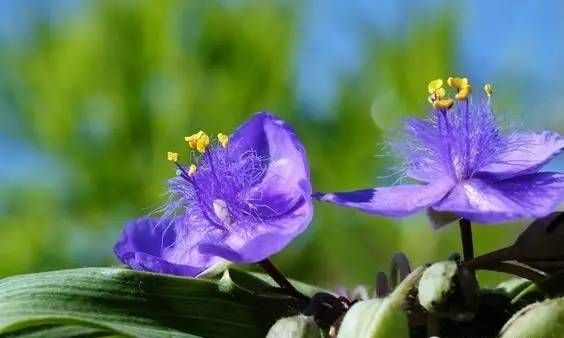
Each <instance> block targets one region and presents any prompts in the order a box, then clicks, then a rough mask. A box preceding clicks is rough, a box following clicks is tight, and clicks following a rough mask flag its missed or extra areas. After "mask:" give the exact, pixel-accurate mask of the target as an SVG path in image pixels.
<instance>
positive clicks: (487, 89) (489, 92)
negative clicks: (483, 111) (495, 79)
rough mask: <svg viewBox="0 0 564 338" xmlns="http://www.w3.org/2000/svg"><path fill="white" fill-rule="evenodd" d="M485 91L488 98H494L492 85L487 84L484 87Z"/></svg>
mask: <svg viewBox="0 0 564 338" xmlns="http://www.w3.org/2000/svg"><path fill="white" fill-rule="evenodd" d="M484 91H485V92H486V94H487V95H488V96H492V94H493V86H492V85H491V83H486V84H485V85H484Z"/></svg>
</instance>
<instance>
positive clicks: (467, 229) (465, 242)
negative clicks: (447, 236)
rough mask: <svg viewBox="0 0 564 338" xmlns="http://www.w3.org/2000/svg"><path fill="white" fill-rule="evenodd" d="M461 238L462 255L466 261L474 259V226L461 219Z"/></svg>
mask: <svg viewBox="0 0 564 338" xmlns="http://www.w3.org/2000/svg"><path fill="white" fill-rule="evenodd" d="M459 225H460V238H461V239H462V253H463V256H464V261H468V260H470V259H472V258H474V242H473V240H472V225H471V223H470V221H469V220H467V219H466V218H462V219H460V222H459Z"/></svg>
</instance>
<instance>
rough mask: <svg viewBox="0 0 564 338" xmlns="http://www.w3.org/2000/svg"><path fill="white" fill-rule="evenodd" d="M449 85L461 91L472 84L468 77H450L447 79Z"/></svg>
mask: <svg viewBox="0 0 564 338" xmlns="http://www.w3.org/2000/svg"><path fill="white" fill-rule="evenodd" d="M447 83H448V85H449V86H450V87H452V88H454V89H457V90H461V89H463V88H464V87H466V86H468V85H470V82H469V81H468V78H466V77H449V78H448V79H447Z"/></svg>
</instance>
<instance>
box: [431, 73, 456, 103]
mask: <svg viewBox="0 0 564 338" xmlns="http://www.w3.org/2000/svg"><path fill="white" fill-rule="evenodd" d="M427 90H428V91H429V94H431V95H430V96H429V98H428V100H429V102H430V103H431V104H432V105H433V107H434V108H435V109H449V108H450V107H452V105H453V104H454V101H453V100H452V99H449V98H444V97H445V95H446V90H445V89H444V88H443V80H442V79H436V80H433V81H431V82H429V84H428V85H427Z"/></svg>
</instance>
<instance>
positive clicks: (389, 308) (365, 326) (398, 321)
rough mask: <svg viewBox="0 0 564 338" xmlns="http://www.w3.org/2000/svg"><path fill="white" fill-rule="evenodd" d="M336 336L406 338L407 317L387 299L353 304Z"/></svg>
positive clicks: (407, 328) (341, 337)
mask: <svg viewBox="0 0 564 338" xmlns="http://www.w3.org/2000/svg"><path fill="white" fill-rule="evenodd" d="M337 337H338V338H389V337H394V338H404V337H405V338H408V337H409V327H408V323H407V318H406V316H405V314H404V312H403V310H402V309H401V308H399V307H398V306H396V305H395V304H394V303H392V302H390V300H389V299H371V300H365V301H360V302H357V303H356V304H354V305H353V306H352V307H351V308H350V309H349V311H348V312H347V314H346V315H345V317H344V318H343V322H342V323H341V327H340V328H339V334H338V335H337Z"/></svg>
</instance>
